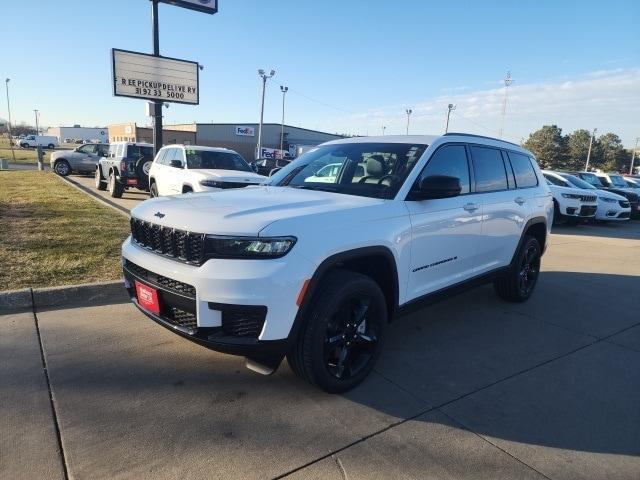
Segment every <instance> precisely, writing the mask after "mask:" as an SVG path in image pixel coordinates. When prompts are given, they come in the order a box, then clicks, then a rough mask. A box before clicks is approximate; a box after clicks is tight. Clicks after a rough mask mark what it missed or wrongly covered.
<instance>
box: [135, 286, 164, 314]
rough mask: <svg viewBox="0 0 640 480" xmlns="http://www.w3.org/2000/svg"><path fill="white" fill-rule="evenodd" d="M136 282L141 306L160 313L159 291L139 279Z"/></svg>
mask: <svg viewBox="0 0 640 480" xmlns="http://www.w3.org/2000/svg"><path fill="white" fill-rule="evenodd" d="M135 283H136V296H137V297H138V303H139V304H140V306H141V307H142V308H144V309H145V310H148V311H149V312H151V313H155V314H156V315H159V314H160V302H158V291H157V290H156V289H155V288H151V287H149V286H147V285H145V284H143V283H140V282H139V281H137V280H136V281H135Z"/></svg>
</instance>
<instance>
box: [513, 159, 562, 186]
mask: <svg viewBox="0 0 640 480" xmlns="http://www.w3.org/2000/svg"><path fill="white" fill-rule="evenodd" d="M504 153H505V154H506V159H507V160H508V163H509V165H510V167H511V171H512V172H513V178H514V180H515V171H514V170H513V165H512V164H511V157H510V156H509V153H515V154H518V155H522V156H524V157H527V159H528V160H529V166H530V167H531V170H532V171H533V174H534V176H535V177H536V184H535V185H530V186H528V187H520V186H518V181H517V180H515V182H516V183H515V185H516V187H515V188H517V189H518V190H523V189H525V188H537V187H539V186H540V178H539V177H538V172H537V171H536V169H535V167H534V162H535V160H534V159H533V157H531V155H527V154H525V153H522V152H516V151H515V150H506V149H505V150H504ZM543 177H544V175H543ZM567 183H568V182H567Z"/></svg>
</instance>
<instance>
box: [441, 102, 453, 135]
mask: <svg viewBox="0 0 640 480" xmlns="http://www.w3.org/2000/svg"><path fill="white" fill-rule="evenodd" d="M455 109H456V105H454V104H453V103H450V104H449V105H447V124H446V125H445V127H444V133H447V132H448V131H449V117H450V116H451V112H452V111H453V110H455Z"/></svg>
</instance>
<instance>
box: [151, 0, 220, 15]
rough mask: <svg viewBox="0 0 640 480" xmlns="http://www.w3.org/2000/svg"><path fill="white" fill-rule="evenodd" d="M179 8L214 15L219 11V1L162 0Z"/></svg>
mask: <svg viewBox="0 0 640 480" xmlns="http://www.w3.org/2000/svg"><path fill="white" fill-rule="evenodd" d="M160 1H161V2H163V3H170V4H171V5H176V6H178V7H184V8H189V9H191V10H197V11H198V12H203V13H210V14H214V13H216V12H217V11H218V0H160Z"/></svg>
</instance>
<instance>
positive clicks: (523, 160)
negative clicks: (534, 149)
mask: <svg viewBox="0 0 640 480" xmlns="http://www.w3.org/2000/svg"><path fill="white" fill-rule="evenodd" d="M507 155H508V156H509V160H510V161H511V167H512V168H513V174H514V176H515V178H516V186H517V187H518V188H528V187H535V186H537V185H538V177H537V176H536V171H535V170H534V169H533V165H532V164H531V158H529V156H527V155H523V154H521V153H515V152H507Z"/></svg>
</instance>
